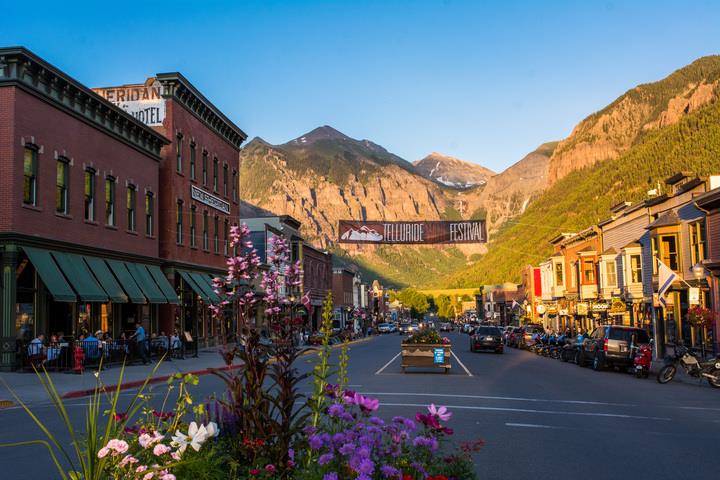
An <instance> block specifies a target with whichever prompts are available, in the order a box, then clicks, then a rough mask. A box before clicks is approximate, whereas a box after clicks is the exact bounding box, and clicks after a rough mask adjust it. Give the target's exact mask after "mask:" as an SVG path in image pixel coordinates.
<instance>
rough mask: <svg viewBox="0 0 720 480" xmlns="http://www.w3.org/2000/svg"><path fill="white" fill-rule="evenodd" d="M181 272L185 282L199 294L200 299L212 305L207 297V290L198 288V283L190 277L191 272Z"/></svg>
mask: <svg viewBox="0 0 720 480" xmlns="http://www.w3.org/2000/svg"><path fill="white" fill-rule="evenodd" d="M179 272H180V276H181V277H182V279H183V280H185V283H187V284H188V285H190V288H191V289H192V290H193V292H195V293H196V294H198V295H199V296H200V298H202V300H203V302H205V303H210V298H209V297H208V296H207V293H205V290H203V289H202V288H200V287H199V286H198V284H197V282H195V280H194V279H193V278H192V275H190V272H183V271H182V270H180V271H179Z"/></svg>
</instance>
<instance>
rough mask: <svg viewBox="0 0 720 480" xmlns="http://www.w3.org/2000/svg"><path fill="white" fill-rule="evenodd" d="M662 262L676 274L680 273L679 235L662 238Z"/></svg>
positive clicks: (662, 236) (663, 236)
mask: <svg viewBox="0 0 720 480" xmlns="http://www.w3.org/2000/svg"><path fill="white" fill-rule="evenodd" d="M659 258H660V260H661V261H662V262H663V263H664V264H665V265H667V266H668V267H669V268H670V269H672V270H673V271H675V272H679V271H680V257H679V254H678V242H677V235H661V236H660V257H659Z"/></svg>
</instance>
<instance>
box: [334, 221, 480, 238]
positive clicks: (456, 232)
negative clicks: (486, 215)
mask: <svg viewBox="0 0 720 480" xmlns="http://www.w3.org/2000/svg"><path fill="white" fill-rule="evenodd" d="M338 230H339V236H340V239H339V241H340V243H378V244H433V243H446V244H454V243H485V242H487V230H486V227H485V220H468V221H453V222H448V221H430V222H383V221H379V222H359V221H353V220H340V224H339V229H338Z"/></svg>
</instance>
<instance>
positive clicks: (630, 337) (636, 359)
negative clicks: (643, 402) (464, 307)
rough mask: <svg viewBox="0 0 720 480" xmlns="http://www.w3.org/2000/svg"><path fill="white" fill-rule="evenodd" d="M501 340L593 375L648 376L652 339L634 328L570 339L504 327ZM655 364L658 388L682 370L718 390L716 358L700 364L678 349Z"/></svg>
mask: <svg viewBox="0 0 720 480" xmlns="http://www.w3.org/2000/svg"><path fill="white" fill-rule="evenodd" d="M502 339H503V343H504V344H505V345H506V346H508V347H513V348H519V349H525V350H528V351H529V352H532V353H535V354H537V355H540V356H543V357H548V358H555V359H558V360H561V361H563V362H573V363H576V364H577V365H580V366H581V367H585V366H590V367H591V368H592V369H593V370H596V371H600V370H604V369H607V368H614V369H618V370H620V371H629V372H631V373H634V374H635V375H636V376H637V377H638V378H648V377H649V376H650V369H651V366H652V362H653V359H652V356H653V348H652V339H650V337H649V336H648V334H647V332H646V331H645V330H643V329H640V328H634V327H626V326H618V325H609V326H601V327H598V328H596V329H595V330H593V331H592V333H590V334H587V333H582V332H581V333H579V334H578V335H571V334H570V333H569V332H566V333H554V332H546V331H545V330H544V329H543V327H542V325H532V324H530V325H526V326H524V327H506V328H505V330H504V331H503V335H502ZM656 361H657V360H656ZM659 361H660V362H662V363H663V366H662V367H661V368H660V370H659V373H658V375H657V381H658V382H659V383H661V384H665V383H668V382H669V381H671V380H672V379H673V378H674V377H675V375H676V373H677V371H678V369H679V368H682V369H683V370H684V371H685V373H687V374H688V375H689V376H691V377H694V378H698V379H705V380H707V382H708V383H709V384H710V385H711V386H712V387H715V388H720V358H717V359H710V360H701V359H699V358H698V356H697V354H695V353H694V352H692V351H691V350H690V349H688V348H687V347H685V346H683V345H678V346H676V347H675V348H674V353H673V354H672V355H668V356H666V357H665V358H664V359H662V360H659Z"/></svg>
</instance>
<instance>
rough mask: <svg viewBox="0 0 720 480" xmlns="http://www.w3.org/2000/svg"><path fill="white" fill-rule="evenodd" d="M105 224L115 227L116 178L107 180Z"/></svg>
mask: <svg viewBox="0 0 720 480" xmlns="http://www.w3.org/2000/svg"><path fill="white" fill-rule="evenodd" d="M105 223H106V224H107V225H110V226H114V225H115V177H107V178H105Z"/></svg>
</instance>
